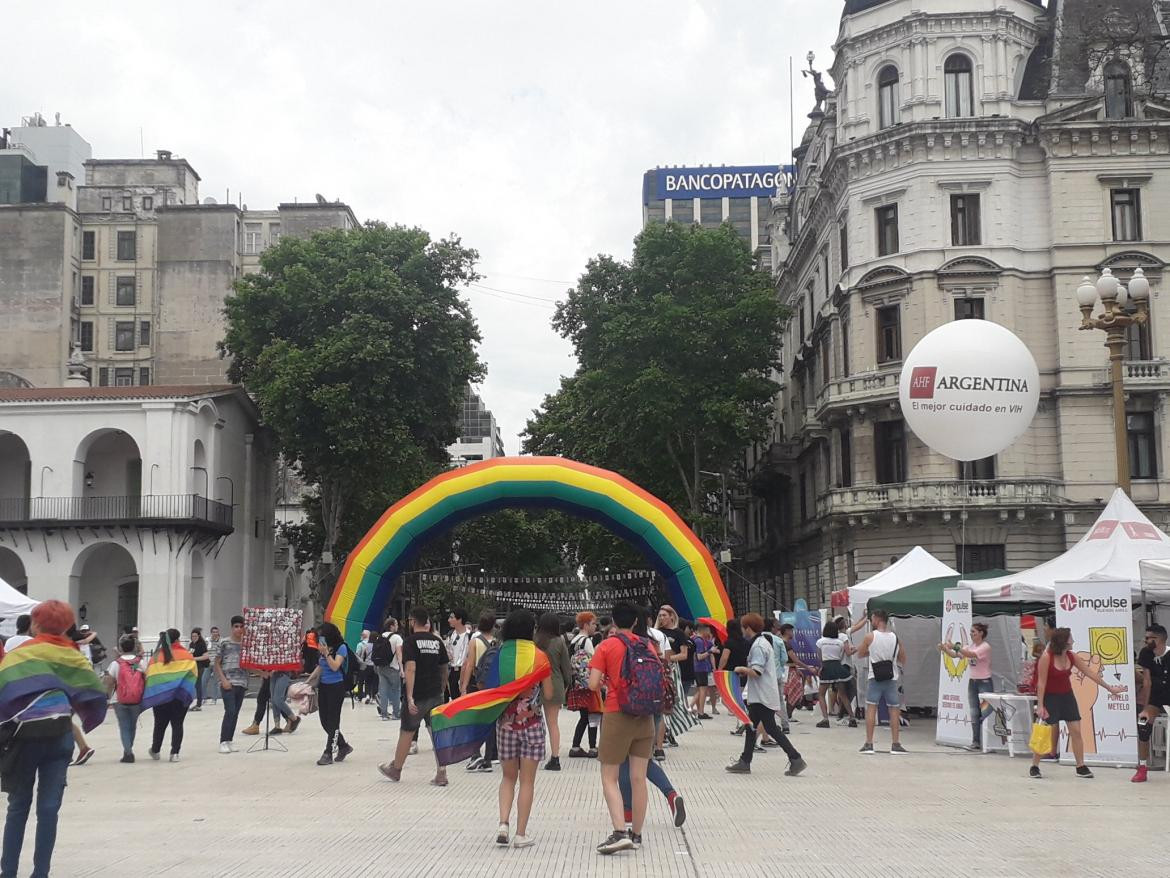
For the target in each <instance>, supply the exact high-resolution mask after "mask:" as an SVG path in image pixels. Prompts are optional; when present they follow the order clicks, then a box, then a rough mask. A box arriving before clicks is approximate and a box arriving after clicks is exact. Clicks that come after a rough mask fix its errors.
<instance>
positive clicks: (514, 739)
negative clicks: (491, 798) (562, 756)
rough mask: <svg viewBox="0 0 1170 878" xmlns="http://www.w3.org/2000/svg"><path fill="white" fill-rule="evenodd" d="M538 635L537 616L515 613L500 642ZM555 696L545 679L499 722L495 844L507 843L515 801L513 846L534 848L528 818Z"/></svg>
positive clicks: (507, 708) (551, 685)
mask: <svg viewBox="0 0 1170 878" xmlns="http://www.w3.org/2000/svg"><path fill="white" fill-rule="evenodd" d="M535 633H536V617H535V616H533V615H532V613H530V612H528V611H527V610H513V611H512V612H511V613H509V614H508V618H507V619H505V620H504V627H503V629H502V630H501V631H500V641H501V642H502V643H506V642H508V641H509V640H532V636H533V634H535ZM552 696H553V684H552V679H551V678H550V677H545V678H544V680H543V681H541V683H540V684H538V685H536V686H533V687H532V688H531V689H529V690H528V691H527V692H524V693H522V694H521V695H520V696H519V697H517V698H516V699H515V700H514V701H512V703H511V704H509V705H508V706H507V707H506V708H505V709H504V712H503V713H502V714H501V715H500V718H499V719H498V720H496V749H497V751H498V752H499V758H500V767H501V768H502V769H503V770H504V776H503V777H502V778H501V779H500V796H499V798H500V826H499V829H498V830H497V831H496V844H499V845H506V844H507V843H508V830H509V827H508V821H509V820H510V819H511V816H512V800H513V799H514V798H515V799H516V800H517V801H516V835H515V837H513V838H512V846H513V847H518V848H526V847H531V846H532V845H534V844H536V839H534V838H533V837H532V836H530V835H529V834H528V817H529V815H531V814H532V799H533V796H534V795H535V793H536V770H537V769H538V768H539V767H540V762H541V760H542V759H544V752H545V751H544V713H543V711H542V710H541V705H542V702H547V701H549V700H550V699H551V698H552ZM517 779H518V780H519V781H520V795H519V797H517V796H516V781H517Z"/></svg>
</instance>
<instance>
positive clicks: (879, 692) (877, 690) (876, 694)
mask: <svg viewBox="0 0 1170 878" xmlns="http://www.w3.org/2000/svg"><path fill="white" fill-rule="evenodd" d="M870 621H871V622H872V624H873V631H871V632H869V634H867V635H865V640H863V641H862V642H861V646H860V647H859V648H858V650H857V655H858V656H859V657H861V658H868V659H869V681H868V684H867V685H866V687H865V744H864V745H863V746H862V748H861V752H862V753H865V754H872V753H873V730H874V726H876V725H877V711H878V704H880V703H881V701H882V699H883V698H884V699H885V700H886V707H887V708H888V709H889V711H890V741H891V743H890V752H891V753H908V752H909V751H908V750H907V749H906V748H905V747H903V746H902V743H901V741H899V740H898V734H899V732H900V731H901V726H900V723H901V717H902V709H901V708H902V693H901V691H900V690H901V685H902V666H903V665H905V664H906V646H905V644H902V643H900V642H899V641H898V635H897V634H895V633H894V632H892V631H888V630H887V628H888V627H889V624H890V617H889V616H888V615H886V611H885V610H874V613H873V616H872V618H871V620H870Z"/></svg>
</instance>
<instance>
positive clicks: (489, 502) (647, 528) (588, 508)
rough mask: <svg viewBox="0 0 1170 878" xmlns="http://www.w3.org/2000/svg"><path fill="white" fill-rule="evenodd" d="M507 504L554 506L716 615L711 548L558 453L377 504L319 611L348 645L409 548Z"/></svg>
mask: <svg viewBox="0 0 1170 878" xmlns="http://www.w3.org/2000/svg"><path fill="white" fill-rule="evenodd" d="M508 507H536V508H551V509H562V510H564V511H566V512H569V513H571V514H574V515H578V516H581V517H583V518H588V519H591V520H593V521H596V522H599V523H600V524H602V525H604V526H605V527H606V528H608V529H609V530H610V531H612V532H613V533H614V534H617V535H618V536H620V537H623V538H624V539H626V540H628V541H629V542H631V543H632V544H634V545H635V546H637V547H638V548H639V549H641V550H642V552H643V553H644V554H645V556H646V558H647V559H648V560H649V561H650V563H652V564H653V566H654V568H655V569H656V570H657V571H658V573H659V574H660V575H661V576H662V577H663V578H664V579H665V580H666V582H667V587H668V589H669V591H670V595H671V600H672V602H673V603H674V606H675V609H677V610H678V612H679V615H681V616H683V617H684V618H688V619H698V618H699V617H701V616H708V617H711V618H713V619H715V620H717V621H719V622H725V621H726V620H727V619H729V618H730V617H731V601H730V600H729V598H728V596H727V590H726V589H725V588H724V586H723V580H722V579H721V578H720V576H719V573H718V571H717V570H716V568H715V561H714V559H713V558H712V557H711V553H710V552H708V551H707V549H706V547H705V546H704V545H703V544H702V543H701V542H700V541H699V539H698V537H696V536H695V535H694V533H693V532H692V531H691V529H690V528H689V527H687V525H686V524H685V523H684V522H683V520H682V519H681V518H679V517H678V515H676V514H675V512H674V511H673V510H672V509H671V508H670V507H669V506H667V505H666V504H665V503H663V502H662V501H661V500H659V499H658V498H656V497H654V496H653V495H652V494H649V493H648V492H646V491H644V490H642V489H641V488H639V487H638V486H637V485H635V484H634V483H633V482H631V481H629V480H628V479H625V478H622V477H621V476H619V475H617V474H616V473H612V472H609V471H608V470H603V469H598V468H597V467H593V466H586V465H585V464H581V463H575V462H574V461H571V460H566V459H564V458H560V457H501V458H495V459H493V460H487V461H483V462H482V463H476V464H472V465H471V466H467V467H463V468H460V469H453V470H451V471H449V472H446V473H443V474H442V475H440V476H436V477H435V478H434V479H432V480H431V481H429V482H427V483H426V484H425V485H423V486H422V487H420V488H418V489H417V490H415V491H414V492H413V493H411V494H409V495H407V496H406V497H403V498H402V499H401V500H399V501H398V502H397V503H395V504H394V505H393V506H391V507H390V508H389V509H387V510H386V512H385V513H384V514H383V515H382V517H381V518H380V519H378V522H377V524H375V525H374V526H373V527H372V528H370V531H369V533H367V534H366V535H365V537H364V538H363V539H362V541H361V542H360V543H358V545H357V547H356V548H355V549H354V550H353V551H352V552H351V553H350V554H349V558H348V559H347V560H346V562H345V568H344V569H343V570H342V572H341V578H340V579H339V580H338V582H337V586H336V587H335V588H334V590H333V597H332V598H331V599H330V601H329V606H328V608H327V610H326V611H325V618H326V619H327V620H329V621H330V622H333V623H334V624H335V625H337V627H338V628H340V629H341V631H342V634H344V635H345V639H346V640H347V641H348V642H349V643H356V642H357V641H358V639H359V638H360V636H361V631H362V629H363V628H369V629H371V630H378V629H380V628H381V625H382V621H383V616H384V613H385V611H386V607H387V606H388V605H389V603H390V597H391V595H392V594H393V591H394V586H395V583H396V582H397V580H398V577H399V576H400V575H401V574H402V573H403V571H405V570H406V568H407V566H408V565H409V564H410V562H411V560H412V559H413V558H414V556H415V555H416V554H417V553H418V551H419V549H421V548H422V546H423V545H424V544H425V543H426V542H427V541H428V540H430V539H432V538H433V537H436V536H438V535H439V534H441V533H443V532H444V531H447V530H449V529H450V528H452V527H454V526H455V525H457V524H459V523H460V522H462V521H466V520H467V519H469V518H474V517H476V516H479V515H484V514H486V513H489V512H494V511H496V510H498V509H504V508H508Z"/></svg>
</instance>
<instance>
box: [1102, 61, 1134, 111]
mask: <svg viewBox="0 0 1170 878" xmlns="http://www.w3.org/2000/svg"><path fill="white" fill-rule="evenodd" d="M1132 116H1133V78H1132V77H1131V76H1130V73H1129V66H1128V65H1126V64H1125V63H1123V62H1121V61H1110V62H1109V63H1108V64H1106V65H1105V118H1106V119H1128V118H1130V117H1132Z"/></svg>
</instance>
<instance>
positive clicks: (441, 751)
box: [431, 640, 552, 765]
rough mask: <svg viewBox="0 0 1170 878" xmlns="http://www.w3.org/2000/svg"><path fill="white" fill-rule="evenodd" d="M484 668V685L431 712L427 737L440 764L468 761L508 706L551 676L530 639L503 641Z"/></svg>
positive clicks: (541, 655) (545, 663) (549, 670)
mask: <svg viewBox="0 0 1170 878" xmlns="http://www.w3.org/2000/svg"><path fill="white" fill-rule="evenodd" d="M494 657H495V661H493V662H492V664H491V665H490V666H489V667H488V668H487V679H486V680H485V683H486V685H487V686H488V687H489V688H486V689H481V690H480V691H478V692H472V693H470V694H468V695H464V696H463V697H462V698H456V699H455V700H454V701H449V702H447V703H446V704H444V705H441V706H439V707H436V708H435V709H434V710H432V711H431V735H432V737H433V739H434V743H435V758H436V759H437V760H438V762H439V764H440V765H453V764H455V763H456V762H462V761H463V760H464V759H467V758H469V757H470V756H471V755H472V754H474V753H475V752H476V751H477V750H478V749H479V746H480V744H482V743H483V742H484V741H486V740H487V738H488V735H490V734H492V732H493V731H494V729H495V726H494V725H493V724H494V723H495V721H496V720H497V719H499V717H500V715H501V714H502V713H503V712H504V710H505V709H506V708H507V706H508V705H509V704H511V703H512V701H514V700H515V699H516V698H517V697H519V696H520V695H522V694H524V693H525V692H527V691H528V690H529V689H531V688H532V687H533V686H535V685H536V684H537V683H540V682H541V681H543V680H544V679H545V677H548V676H549V675H551V674H552V665H550V664H549V661H548V656H546V655H545V654H544V653H543V652H542V651H541V650H540V649H538V648H537V646H536V644H535V643H533V642H532V641H531V640H508V641H505V642H504V643H503V644H502V645H501V646H500V649H499V651H498V652H496V653H495V656H494Z"/></svg>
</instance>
